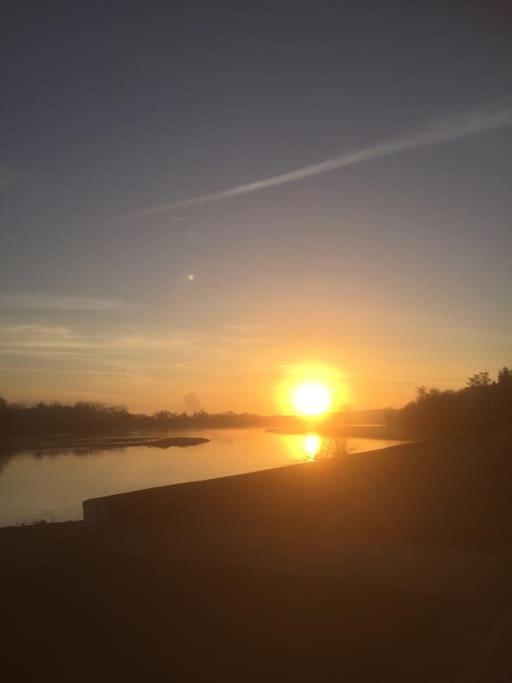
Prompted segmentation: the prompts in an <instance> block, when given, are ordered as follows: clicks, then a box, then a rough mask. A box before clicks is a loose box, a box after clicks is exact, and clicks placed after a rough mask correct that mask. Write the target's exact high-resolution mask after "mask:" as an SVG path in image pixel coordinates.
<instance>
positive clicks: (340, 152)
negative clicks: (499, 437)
mask: <svg viewBox="0 0 512 683" xmlns="http://www.w3.org/2000/svg"><path fill="white" fill-rule="evenodd" d="M21 5H22V4H21V3H20V4H18V7H15V5H14V3H11V7H10V8H8V9H7V11H4V16H3V17H2V27H1V28H0V32H1V40H0V45H1V47H0V52H1V57H2V64H3V70H2V77H1V94H2V96H1V98H0V101H1V104H0V120H1V128H0V136H1V141H2V142H1V145H0V230H1V235H0V395H3V396H5V397H6V398H7V399H9V400H13V401H20V400H25V401H30V402H31V401H36V400H40V399H41V400H51V401H54V400H58V401H66V402H67V401H73V402H74V401H84V400H86V401H90V400H92V401H102V402H105V403H109V404H116V405H126V406H128V407H129V408H130V409H133V410H137V411H145V412H146V411H147V412H150V411H153V410H157V409H160V408H165V409H170V410H183V409H184V408H186V407H187V402H188V404H189V405H190V403H191V399H190V394H193V395H194V397H195V398H194V400H193V401H192V403H193V404H194V405H195V406H201V407H202V408H203V409H205V410H208V411H218V410H230V409H232V410H236V411H251V412H260V413H272V412H275V411H278V410H279V409H280V408H279V405H277V403H276V396H277V394H278V387H279V386H281V385H282V383H283V382H285V381H286V380H287V378H289V377H290V376H295V375H294V373H295V374H296V373H297V368H301V367H316V366H318V367H323V368H327V369H328V371H329V372H330V373H331V374H332V376H333V377H336V381H339V382H341V383H342V385H343V387H344V392H345V396H346V398H347V400H348V401H349V402H350V403H351V404H352V405H353V407H354V408H377V407H384V406H394V407H400V406H401V405H404V404H405V403H406V402H408V401H410V400H411V399H413V398H414V395H415V389H416V387H418V386H420V385H427V386H437V387H440V388H442V389H443V388H449V387H454V388H456V387H460V386H463V385H464V384H465V381H466V378H467V377H468V376H469V375H470V374H472V373H473V372H475V371H477V370H489V371H491V373H495V372H496V370H497V369H498V368H499V367H502V366H503V365H507V364H508V365H510V364H511V363H512V314H511V309H510V294H511V292H512V267H511V264H512V258H511V254H512V192H511V191H510V189H511V188H510V179H511V178H512V40H511V31H512V29H511V26H512V10H511V9H510V7H509V4H508V3H505V2H501V3H500V2H462V1H461V2H456V1H453V2H443V3H441V2H439V3H438V2H413V1H411V0H409V1H408V2H396V1H394V0H391V1H390V2H386V3H377V2H371V3H370V2H364V1H362V0H359V1H358V2H352V1H350V0H349V1H347V2H343V3H325V4H324V3H321V2H320V3H318V2H315V3H313V2H310V3H302V2H299V1H296V2H293V3H292V2H290V3H287V2H282V3H275V2H257V3H256V2H251V3H245V2H236V3H228V2H226V3H224V2H223V3H211V2H205V3H196V2H193V1H189V2H173V3H168V2H162V3H159V2H148V3H122V2H107V1H104V2H101V3H100V2H89V3H79V4H78V5H77V4H76V3H26V4H23V6H21ZM187 396H188V399H187V398H186V397H187Z"/></svg>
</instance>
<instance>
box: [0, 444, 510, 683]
mask: <svg viewBox="0 0 512 683" xmlns="http://www.w3.org/2000/svg"><path fill="white" fill-rule="evenodd" d="M511 457H512V436H511V435H506V434H502V435H494V436H492V437H489V436H487V437H485V438H474V437H471V438H469V437H468V438H462V439H451V440H445V441H440V442H436V443H431V444H408V445H404V446H399V447H396V448H393V449H389V450H387V451H386V450H385V451H380V452H374V453H370V454H368V455H364V454H360V455H352V456H350V455H349V456H346V457H344V458H341V459H339V460H334V459H333V460H330V461H324V462H320V463H314V464H307V465H299V466H294V467H291V468H283V469H280V470H272V471H269V472H264V473H255V474H251V475H244V476H241V477H232V478H227V479H223V480H216V481H212V482H206V483H200V484H185V485H180V486H176V487H163V488H161V489H155V490H153V491H151V492H143V493H138V494H126V495H121V496H114V497H111V498H109V499H103V500H100V501H99V502H94V501H93V502H91V503H88V504H86V506H85V513H86V521H87V523H86V524H84V523H80V522H78V523H68V524H55V525H53V524H52V525H42V526H36V527H25V528H10V529H2V530H0V591H1V622H2V626H3V627H4V629H5V635H4V636H3V637H2V657H1V661H0V675H2V679H3V680H6V681H26V680H29V681H32V680H33V681H46V680H50V681H54V680H66V681H76V680H89V681H123V682H124V681H160V680H171V681H214V680H221V681H240V682H243V681H279V682H285V681H326V682H331V681H332V682H335V681H350V682H351V681H354V682H357V681H375V682H379V683H380V682H381V681H393V682H399V681H406V682H411V683H412V682H416V681H418V682H420V681H432V682H433V681H436V682H442V683H444V682H445V681H453V682H457V683H459V682H462V683H466V682H473V681H482V682H483V681H485V682H492V681H502V682H505V681H511V680H512V656H511V655H510V652H511V651H512V599H511V598H512V580H511V577H512V573H511V570H512V552H511V543H510V524H511V519H512V514H511V513H512V495H511V486H510V482H511V477H510V475H511V472H512V459H511Z"/></svg>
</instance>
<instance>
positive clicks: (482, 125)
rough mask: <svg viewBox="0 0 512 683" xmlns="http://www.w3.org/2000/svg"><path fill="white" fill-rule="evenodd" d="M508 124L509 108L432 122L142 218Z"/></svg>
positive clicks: (158, 208)
mask: <svg viewBox="0 0 512 683" xmlns="http://www.w3.org/2000/svg"><path fill="white" fill-rule="evenodd" d="M511 125H512V109H504V110H501V111H498V112H494V113H482V112H480V113H473V114H467V115H464V116H458V117H456V118H452V119H448V120H445V121H442V122H440V123H434V124H432V125H430V126H428V127H427V128H425V129H424V130H421V131H419V132H416V133H410V134H408V135H405V136H403V137H401V138H395V139H393V140H388V141H387V142H382V143H380V144H378V145H373V146H372V147H366V148H364V149H361V150H359V151H356V152H350V153H348V154H342V155H341V156H338V157H334V158H333V159H326V160H324V161H321V162H320V163H318V164H313V165H312V166H304V167H303V168H298V169H296V170H294V171H289V172H288V173H283V174H281V175H276V176H271V177H270V178H263V179H262V180H256V181H254V182H252V183H247V184H245V185H238V186H237V187H232V188H229V189H227V190H221V191H219V192H212V193H211V194H203V195H199V196H197V197H190V198H189V199H182V200H179V201H176V202H171V203H170V204H161V205H159V206H154V207H152V208H150V209H146V211H144V214H145V215H149V214H155V213H162V212H164V211H169V210H171V209H178V208H183V207H187V206H194V205H196V204H204V203H206V202H217V201H220V200H221V199H231V198H232V197H238V196H239V195H243V194H248V193H250V192H258V191H259V190H264V189H265V188H267V187H276V186H277V185H284V184H286V183H293V182H295V181H296V180H303V179H304V178H311V177H312V176H316V175H321V174H322V173H328V172H329V171H335V170H337V169H339V168H346V167H347V166H353V165H355V164H361V163H363V162H365V161H370V160H371V159H377V158H379V157H385V156H388V155H390V154H397V153H400V152H406V151H407V150H409V149H416V148H417V147H427V146H428V145H437V144H440V143H442V142H450V141H452V140H459V139H460V138H466V137H470V136H472V135H478V134H479V133H484V132H486V131H491V130H497V129H498V128H505V127H507V126H511Z"/></svg>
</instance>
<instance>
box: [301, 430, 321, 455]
mask: <svg viewBox="0 0 512 683" xmlns="http://www.w3.org/2000/svg"><path fill="white" fill-rule="evenodd" d="M321 446H322V440H321V439H320V437H319V436H318V434H306V435H305V436H304V437H303V440H302V448H303V449H304V451H305V453H306V458H307V460H315V459H316V456H317V455H318V453H319V452H320V448H321Z"/></svg>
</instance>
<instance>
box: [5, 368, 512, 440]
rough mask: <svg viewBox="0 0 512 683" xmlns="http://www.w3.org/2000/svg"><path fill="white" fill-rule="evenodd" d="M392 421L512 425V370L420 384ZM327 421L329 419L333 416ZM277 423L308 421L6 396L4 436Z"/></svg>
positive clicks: (438, 428) (477, 427)
mask: <svg viewBox="0 0 512 683" xmlns="http://www.w3.org/2000/svg"><path fill="white" fill-rule="evenodd" d="M373 412H376V413H377V412H380V411H373ZM334 417H335V416H332V417H331V420H332V419H333V418H334ZM345 421H346V420H344V422H345ZM356 422H357V421H356ZM386 424H387V427H388V428H389V430H390V432H392V433H393V434H394V435H397V436H398V435H401V436H405V437H411V438H421V437H431V436H432V437H435V436H445V435H455V434H461V433H467V432H474V431H484V430H492V429H499V428H502V427H510V426H512V370H510V369H509V368H507V367H504V368H502V369H501V370H499V371H498V374H497V377H496V379H495V380H494V379H492V378H491V376H490V374H489V373H488V372H477V373H476V374H474V375H472V376H471V377H470V378H469V379H468V382H467V385H466V386H465V387H464V388H463V389H459V390H446V391H441V390H440V389H427V388H426V387H424V386H422V387H419V389H418V394H417V397H416V399H415V400H414V401H411V402H410V403H408V404H407V405H406V406H404V407H403V408H401V409H399V410H393V409H388V410H387V411H386ZM325 425H326V426H328V425H329V419H328V420H327V421H326V423H325ZM272 426H278V427H280V428H301V426H303V425H302V421H301V420H299V419H298V418H297V417H295V416H291V415H290V416H284V415H274V416H262V415H255V414H252V413H234V412H233V411H228V412H221V413H207V412H205V411H204V410H201V411H197V412H193V413H186V412H182V413H176V412H171V411H168V410H160V411H158V412H155V413H153V415H145V414H137V413H130V412H129V411H128V410H127V409H126V408H124V407H119V406H107V405H104V404H102V403H93V402H79V403H75V404H73V405H63V404H60V403H43V402H40V403H37V404H36V405H26V404H23V403H9V402H8V401H6V400H5V399H4V398H2V397H0V436H36V435H45V434H89V433H90V434H94V433H105V432H127V431H164V430H173V431H176V430H184V429H187V428H198V429H201V428H230V427H231V428H237V427H272ZM318 426H319V427H320V425H318Z"/></svg>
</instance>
